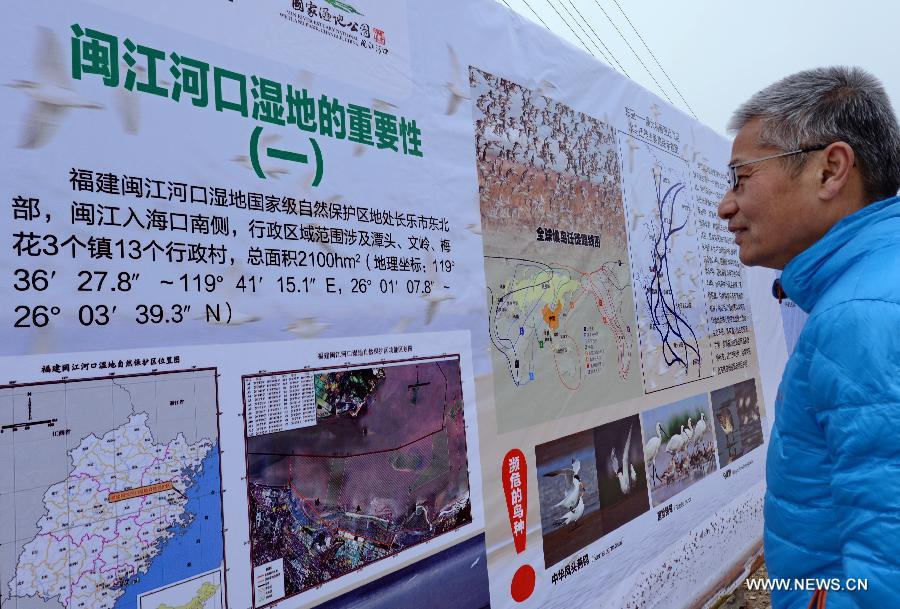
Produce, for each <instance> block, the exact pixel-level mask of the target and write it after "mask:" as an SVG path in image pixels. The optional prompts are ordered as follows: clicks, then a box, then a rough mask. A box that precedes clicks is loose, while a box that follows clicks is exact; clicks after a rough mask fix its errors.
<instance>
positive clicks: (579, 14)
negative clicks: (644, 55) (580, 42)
mask: <svg viewBox="0 0 900 609" xmlns="http://www.w3.org/2000/svg"><path fill="white" fill-rule="evenodd" d="M569 4H571V5H572V8H574V9H575V12H576V13H578V16H579V17H581V20H582V21H584V23H585V24H586V25H587V26H588V27H589V28H590V29H591V31H592V32H593V33H594V36H595V37H596V38H597V40H599V41H600V44H602V45H603V48H604V49H606V52H607V53H609V54H610V56H611V57H612V58H613V61H615V62H616V65H617V66H619V69H620V70H622V73H623V74H624V75H625V76H628V78H631V76H630V75H629V74H628V72H627V71H626V70H625V68H624V67H623V66H622V64H621V63H620V62H619V60H618V59H617V58H616V56H615V55H613V52H612V51H611V50H610V49H609V47H608V46H606V43H605V42H603V39H602V38H600V34H598V33H597V30H595V29H594V27H593V26H592V25H591V24H590V23H588V20H587V19H585V18H584V15H583V14H582V13H581V11H580V10H578V7H577V6H575V3H574V2H573V1H572V0H569ZM573 19H574V17H573Z"/></svg>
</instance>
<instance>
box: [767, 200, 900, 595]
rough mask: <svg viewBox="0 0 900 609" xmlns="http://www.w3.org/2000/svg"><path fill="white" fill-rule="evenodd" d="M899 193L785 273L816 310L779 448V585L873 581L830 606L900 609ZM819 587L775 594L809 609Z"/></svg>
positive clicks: (791, 377)
mask: <svg viewBox="0 0 900 609" xmlns="http://www.w3.org/2000/svg"><path fill="white" fill-rule="evenodd" d="M898 201H900V197H894V198H891V199H886V200H884V201H881V202H878V203H874V204H872V205H869V206H867V207H865V208H863V209H862V210H860V211H858V212H856V213H854V214H852V215H850V216H848V217H846V218H844V219H843V220H841V221H840V222H838V223H837V224H835V225H834V227H832V228H831V230H830V231H828V233H826V234H825V236H824V237H822V238H821V239H820V240H819V241H817V242H816V243H815V244H814V245H813V246H812V247H810V248H809V249H808V250H806V251H804V252H803V253H801V254H800V255H798V256H797V257H796V258H794V259H793V260H791V262H790V263H789V264H788V265H787V266H786V267H785V269H784V273H783V274H782V277H781V282H782V286H783V288H784V291H785V292H786V293H787V295H788V297H789V298H791V299H792V300H793V301H794V302H796V303H797V305H798V306H799V307H800V308H801V309H803V310H804V311H806V312H808V313H809V314H810V316H809V319H808V321H807V323H806V326H805V327H804V328H803V331H802V332H801V334H800V338H799V340H798V342H797V347H796V349H795V351H794V353H793V355H792V356H791V358H790V359H789V360H788V363H787V366H786V367H785V370H784V376H783V378H782V380H781V387H780V389H779V399H778V403H777V404H776V406H775V423H774V426H773V429H772V436H771V438H770V443H769V452H768V461H767V465H766V478H767V482H768V488H767V491H766V502H765V553H766V563H767V564H768V567H769V576H770V577H772V578H837V579H838V580H840V581H841V583H843V582H844V580H845V579H846V578H863V579H867V580H868V582H867V583H868V590H867V591H865V592H848V591H841V592H834V591H829V593H828V600H827V607H828V609H851V608H852V609H861V608H865V609H876V608H877V609H887V608H894V607H900V427H898V426H900V204H897V202H898ZM810 597H811V593H810V592H806V591H797V590H791V591H781V592H773V593H772V605H773V607H774V608H775V609H805V608H806V606H807V604H808V602H809V599H810Z"/></svg>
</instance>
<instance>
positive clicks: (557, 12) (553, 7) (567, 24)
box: [547, 0, 597, 59]
mask: <svg viewBox="0 0 900 609" xmlns="http://www.w3.org/2000/svg"><path fill="white" fill-rule="evenodd" d="M547 4H549V5H550V8H552V9H553V12H554V13H556V15H557V16H558V17H559V18H560V19H561V20H562V22H563V23H565V24H566V27H567V28H569V31H570V32H572V34H573V35H574V36H575V38H577V39H578V42H580V43H581V46H583V47H584V50H586V51H587V52H588V53H590V54H591V57H593V58H595V59H596V58H597V56H596V55H594V52H593V51H591V49H589V48H588V46H587V45H586V44H584V40H582V39H581V36H579V35H578V33H577V32H575V30H574V29H572V26H571V25H569V22H568V21H566V20H565V19H564V18H563V16H562V15H560V14H559V11H558V10H556V7H555V6H554V5H553V3H552V2H551V1H550V0H547Z"/></svg>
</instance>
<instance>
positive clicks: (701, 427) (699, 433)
mask: <svg viewBox="0 0 900 609" xmlns="http://www.w3.org/2000/svg"><path fill="white" fill-rule="evenodd" d="M707 431H709V425H707V424H706V413H705V412H701V413H700V420H699V421H697V425H695V426H694V444H697V443H698V442H700V441H701V440H702V439H703V434H705V433H706V432H707Z"/></svg>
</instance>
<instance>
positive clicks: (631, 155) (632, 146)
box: [625, 135, 640, 173]
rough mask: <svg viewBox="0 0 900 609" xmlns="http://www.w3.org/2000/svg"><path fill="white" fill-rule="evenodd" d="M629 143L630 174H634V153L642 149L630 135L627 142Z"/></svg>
mask: <svg viewBox="0 0 900 609" xmlns="http://www.w3.org/2000/svg"><path fill="white" fill-rule="evenodd" d="M625 141H626V142H628V173H633V172H634V151H635V150H637V149H638V148H640V146H639V145H638V144H636V143H635V141H634V138H632V137H631V136H630V135H629V136H628V137H627V138H626V140H625Z"/></svg>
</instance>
